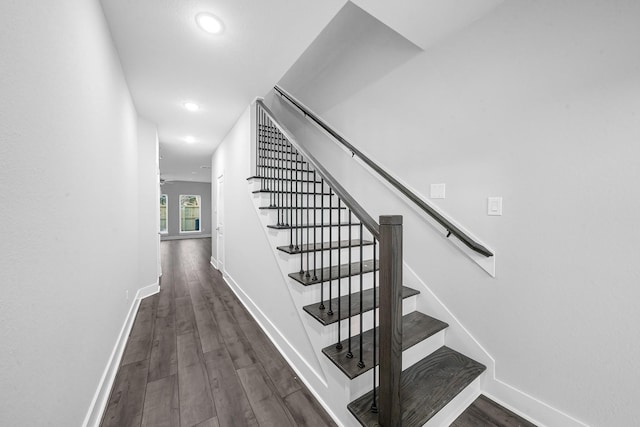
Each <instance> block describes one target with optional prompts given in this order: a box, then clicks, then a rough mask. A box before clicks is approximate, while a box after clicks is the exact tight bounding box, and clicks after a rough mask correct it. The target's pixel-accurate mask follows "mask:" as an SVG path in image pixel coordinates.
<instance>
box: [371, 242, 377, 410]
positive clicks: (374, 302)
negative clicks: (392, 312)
mask: <svg viewBox="0 0 640 427" xmlns="http://www.w3.org/2000/svg"><path fill="white" fill-rule="evenodd" d="M377 242H378V241H377V239H376V238H375V237H373V369H372V370H373V402H372V403H371V412H373V413H374V414H377V413H378V405H377V403H376V400H377V399H376V365H377V362H378V345H377V339H376V335H377V331H376V306H377V305H376V294H377V292H378V290H377V289H376V277H377V276H376V260H377V255H376V245H377Z"/></svg>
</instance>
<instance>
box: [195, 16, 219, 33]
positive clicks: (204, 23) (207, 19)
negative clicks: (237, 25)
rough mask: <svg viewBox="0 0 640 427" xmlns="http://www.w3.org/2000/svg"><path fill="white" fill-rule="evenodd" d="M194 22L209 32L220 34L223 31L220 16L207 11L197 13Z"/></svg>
mask: <svg viewBox="0 0 640 427" xmlns="http://www.w3.org/2000/svg"><path fill="white" fill-rule="evenodd" d="M196 23H197V24H198V26H199V27H200V28H201V29H202V31H204V32H207V33H209V34H220V33H222V31H224V25H222V21H221V20H220V18H218V17H217V16H214V15H212V14H210V13H207V12H201V13H199V14H197V15H196Z"/></svg>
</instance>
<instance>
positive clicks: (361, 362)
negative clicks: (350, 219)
mask: <svg viewBox="0 0 640 427" xmlns="http://www.w3.org/2000/svg"><path fill="white" fill-rule="evenodd" d="M362 254H363V250H362V222H360V360H359V361H358V367H359V368H360V369H362V368H364V360H363V359H362V336H363V332H364V331H363V329H362V328H363V325H362V321H363V319H362V318H363V317H364V315H363V314H362V292H363V281H364V275H363V274H362V267H363V263H364V260H363V259H362ZM373 274H375V271H374V272H373ZM374 292H375V289H374ZM373 314H374V316H375V308H374V311H373Z"/></svg>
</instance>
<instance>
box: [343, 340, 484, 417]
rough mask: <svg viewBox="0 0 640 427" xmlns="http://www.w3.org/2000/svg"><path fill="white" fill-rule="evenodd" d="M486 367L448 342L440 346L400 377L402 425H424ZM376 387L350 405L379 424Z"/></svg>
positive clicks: (357, 413)
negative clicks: (374, 406) (374, 404)
mask: <svg viewBox="0 0 640 427" xmlns="http://www.w3.org/2000/svg"><path fill="white" fill-rule="evenodd" d="M485 369H486V367H485V366H484V365H482V364H481V363H478V362H476V361H475V360H473V359H470V358H469V357H467V356H465V355H463V354H460V353H458V352H457V351H455V350H452V349H450V348H448V347H446V346H444V347H440V348H439V349H438V350H436V351H434V352H433V353H431V354H430V355H429V356H427V357H425V358H424V359H422V360H421V361H419V362H418V363H416V364H415V365H413V366H411V367H410V368H408V369H406V370H404V371H403V372H402V375H401V378H400V402H402V425H404V426H421V425H424V424H425V423H426V422H427V421H429V420H430V419H431V418H432V417H433V416H434V415H435V414H437V413H438V411H440V410H441V409H442V408H444V407H445V406H446V405H447V403H449V402H450V401H451V400H452V399H453V398H454V397H455V396H457V395H458V394H459V393H460V392H461V391H462V390H464V389H465V388H466V387H467V386H468V385H469V384H471V383H472V382H473V381H474V380H475V379H476V378H478V376H479V375H480V374H482V372H484V371H485ZM372 398H373V391H370V392H369V393H367V394H365V395H364V396H361V397H359V398H358V399H356V400H354V401H353V402H351V403H350V404H349V405H348V409H349V411H351V413H352V414H353V415H354V416H355V417H356V419H357V420H358V421H359V422H360V424H362V425H363V426H377V425H378V415H377V414H374V413H372V412H371V411H370V408H371V401H372Z"/></svg>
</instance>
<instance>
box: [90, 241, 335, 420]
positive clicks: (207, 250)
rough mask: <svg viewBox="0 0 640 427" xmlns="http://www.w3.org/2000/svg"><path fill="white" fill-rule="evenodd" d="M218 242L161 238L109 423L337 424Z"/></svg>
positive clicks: (107, 411)
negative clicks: (256, 308) (242, 291)
mask: <svg viewBox="0 0 640 427" xmlns="http://www.w3.org/2000/svg"><path fill="white" fill-rule="evenodd" d="M210 255H211V239H190V240H173V241H166V242H162V269H163V276H162V280H161V286H160V293H159V294H157V295H154V296H151V297H149V298H145V299H144V300H143V301H142V303H141V305H140V309H139V311H138V314H137V316H136V320H135V323H134V325H133V329H132V331H131V334H130V336H129V340H128V341H127V347H126V350H125V353H124V356H123V358H122V363H121V366H120V368H119V370H118V374H117V376H116V380H115V383H114V385H113V389H112V390H111V396H110V398H109V402H108V404H107V407H106V409H105V413H104V416H103V419H102V423H101V425H102V426H105V427H107V426H109V427H111V426H117V427H127V426H154V427H158V426H167V427H172V426H176V427H178V426H182V427H187V426H189V427H191V426H198V427H205V426H207V427H214V426H215V427H218V426H219V427H226V426H234V427H235V426H278V427H280V426H282V427H284V426H314V427H315V426H318V427H320V426H322V427H325V426H335V423H334V422H333V421H332V420H331V418H330V417H329V416H328V415H327V413H326V412H325V411H324V410H323V409H322V407H321V406H320V405H319V404H318V402H317V401H316V400H315V398H314V397H313V396H312V395H311V393H310V392H309V391H308V390H307V389H306V387H305V386H304V385H303V384H302V382H301V381H299V380H298V378H297V377H296V374H295V373H294V372H293V370H292V369H291V368H290V367H289V365H288V364H287V363H286V361H285V360H284V359H283V358H282V356H281V355H280V353H279V352H278V350H277V349H276V348H275V347H274V346H273V344H272V343H271V341H270V340H269V339H268V338H267V337H266V335H265V334H264V333H263V332H262V330H261V329H260V327H259V326H258V325H257V324H256V323H255V322H254V320H253V318H252V317H251V315H250V314H249V313H248V312H247V311H246V310H245V309H244V307H243V306H242V304H241V303H240V302H239V301H238V299H237V298H236V296H235V295H234V294H233V292H232V291H231V290H230V289H229V288H228V287H227V285H226V284H225V283H224V281H223V280H222V276H221V275H220V273H219V272H218V271H216V270H214V269H213V268H212V267H211V265H210V264H209V259H210Z"/></svg>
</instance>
